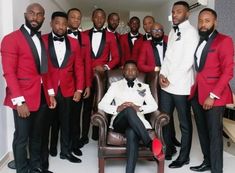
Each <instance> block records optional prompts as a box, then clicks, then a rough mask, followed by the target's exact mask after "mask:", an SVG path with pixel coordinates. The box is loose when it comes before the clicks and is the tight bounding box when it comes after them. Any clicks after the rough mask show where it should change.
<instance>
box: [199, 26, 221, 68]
mask: <svg viewBox="0 0 235 173" xmlns="http://www.w3.org/2000/svg"><path fill="white" fill-rule="evenodd" d="M217 34H218V32H217V31H216V30H215V31H214V32H213V34H212V35H211V36H210V38H209V39H208V41H207V43H206V45H205V47H204V49H203V50H202V55H201V59H200V63H199V68H198V71H201V70H202V69H203V67H204V65H205V63H206V58H207V55H208V52H209V48H210V47H211V44H212V42H213V40H214V39H215V37H216V36H217Z"/></svg>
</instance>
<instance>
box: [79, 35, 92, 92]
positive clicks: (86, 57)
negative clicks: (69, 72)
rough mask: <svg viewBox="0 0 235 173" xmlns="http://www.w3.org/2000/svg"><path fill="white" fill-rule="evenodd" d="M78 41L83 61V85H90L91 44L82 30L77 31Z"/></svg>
mask: <svg viewBox="0 0 235 173" xmlns="http://www.w3.org/2000/svg"><path fill="white" fill-rule="evenodd" d="M79 33H80V34H79V35H78V41H79V45H80V46H81V52H82V53H81V54H82V59H83V63H84V67H85V69H84V75H85V81H86V82H85V87H91V81H92V64H91V44H90V40H89V37H88V36H87V34H86V33H84V32H79Z"/></svg>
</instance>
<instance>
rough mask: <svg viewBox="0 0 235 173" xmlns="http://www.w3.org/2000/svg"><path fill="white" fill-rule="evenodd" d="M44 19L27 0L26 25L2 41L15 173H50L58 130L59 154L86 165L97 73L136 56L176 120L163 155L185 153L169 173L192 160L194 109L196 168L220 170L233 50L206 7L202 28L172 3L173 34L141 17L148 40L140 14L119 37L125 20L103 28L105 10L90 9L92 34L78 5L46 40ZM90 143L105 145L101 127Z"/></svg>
mask: <svg viewBox="0 0 235 173" xmlns="http://www.w3.org/2000/svg"><path fill="white" fill-rule="evenodd" d="M44 13H45V11H44V8H43V7H42V6H41V5H40V4H38V3H33V4H30V5H29V6H28V7H27V9H26V12H25V24H24V25H22V26H21V28H20V29H19V30H16V31H14V32H12V33H10V34H9V35H7V36H5V37H4V38H3V40H2V45H1V55H2V66H3V74H4V77H5V79H6V84H7V88H6V98H5V101H4V104H5V105H7V106H10V107H11V108H12V109H13V114H14V123H15V133H14V139H13V153H14V158H15V165H16V170H17V173H28V172H30V173H38V172H50V171H48V168H49V162H48V157H49V153H50V154H51V155H52V156H56V155H57V141H58V133H59V129H60V134H61V136H60V144H61V152H60V158H61V159H67V160H69V161H71V162H75V163H79V162H81V160H80V159H79V158H77V157H75V156H74V155H73V154H75V155H77V156H81V155H82V152H81V150H80V148H81V147H82V146H83V145H85V144H86V143H88V142H89V138H88V133H89V128H90V116H91V111H92V103H93V98H94V94H95V91H94V85H95V83H94V81H93V75H94V71H98V72H100V73H103V72H105V71H106V70H111V69H113V68H115V67H122V66H123V65H124V64H125V62H126V61H130V60H131V61H135V62H136V64H137V67H138V69H139V71H141V72H151V71H158V72H159V73H160V75H159V86H160V87H159V88H161V89H159V100H158V107H159V110H160V111H162V112H165V113H167V114H168V115H169V116H170V123H169V124H168V125H166V126H165V127H164V131H163V132H164V139H165V143H166V153H165V154H166V155H165V158H166V159H168V160H171V159H172V156H173V155H174V154H175V153H176V148H175V146H180V147H181V148H180V154H179V156H178V157H177V159H176V160H175V161H173V162H172V163H171V164H170V165H169V167H170V168H179V167H182V166H183V165H185V164H188V163H189V161H190V160H189V154H190V149H191V140H192V122H191V112H190V103H191V105H192V108H193V112H194V115H195V120H196V125H197V129H198V134H199V139H200V145H201V148H202V152H203V155H204V161H203V163H202V164H201V165H199V166H195V167H190V169H191V170H193V171H200V172H202V171H206V170H211V171H212V173H221V172H222V169H223V141H222V140H223V139H222V115H223V112H224V107H225V104H227V103H230V102H232V92H231V89H230V87H229V81H230V80H231V79H232V77H233V55H234V52H233V51H234V50H233V42H232V39H231V38H230V37H228V36H226V35H223V34H220V33H218V32H217V31H216V29H215V28H216V24H217V14H216V12H215V11H214V10H212V9H209V8H205V9H203V10H202V11H201V12H200V13H199V17H198V32H197V31H196V29H195V28H194V27H193V26H192V25H191V24H190V23H189V21H188V17H189V5H188V3H187V2H185V1H178V2H175V3H174V5H173V8H172V22H173V28H172V30H171V31H170V33H169V36H168V37H167V36H165V35H164V29H163V26H162V25H161V24H160V23H156V22H155V21H154V18H153V17H152V16H146V17H145V18H144V20H143V27H144V30H145V32H146V33H145V34H144V35H142V34H141V33H139V28H140V20H139V18H138V17H136V16H134V17H132V18H130V20H129V22H128V26H129V27H130V32H129V33H127V34H124V35H120V34H118V33H117V32H116V31H115V30H116V28H117V27H118V24H119V15H118V14H117V13H111V14H110V15H109V16H108V26H107V27H106V28H104V24H105V20H106V14H105V12H104V10H102V9H99V8H98V9H96V10H94V11H93V13H92V22H93V25H94V26H93V28H91V29H90V30H87V31H85V32H82V31H81V30H80V29H79V26H80V24H81V17H82V14H81V11H80V10H79V9H77V8H73V9H70V10H69V11H68V13H67V14H66V13H64V12H60V11H58V12H54V13H53V14H52V16H51V23H50V24H51V28H52V31H51V32H50V33H49V34H45V35H43V36H41V35H40V33H39V32H38V30H39V29H40V27H41V26H42V24H43V21H44ZM208 21H209V22H208ZM198 33H199V37H198ZM199 38H200V39H199ZM195 72H196V74H195ZM48 108H50V109H48ZM175 108H176V110H177V113H178V117H179V122H180V130H181V134H182V137H181V142H180V143H179V142H178V141H177V140H176V139H175V132H174V123H173V111H174V109H175ZM82 110H83V111H82ZM80 114H81V115H82V123H80ZM80 124H82V127H81V128H80ZM50 128H51V135H49V131H50ZM80 134H82V136H81V137H80ZM49 136H51V139H50V151H49V149H48V143H49ZM92 138H93V139H95V140H97V139H98V128H97V127H93V133H92ZM27 147H28V149H29V151H28V153H29V157H28V154H27V149H26V148H27Z"/></svg>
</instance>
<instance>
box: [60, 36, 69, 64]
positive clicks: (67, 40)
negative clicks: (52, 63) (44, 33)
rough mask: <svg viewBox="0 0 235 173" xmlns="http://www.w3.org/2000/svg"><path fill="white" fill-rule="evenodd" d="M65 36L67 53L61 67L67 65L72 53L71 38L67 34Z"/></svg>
mask: <svg viewBox="0 0 235 173" xmlns="http://www.w3.org/2000/svg"><path fill="white" fill-rule="evenodd" d="M64 38H65V47H66V51H65V55H64V60H63V62H62V64H61V68H63V67H65V66H66V65H67V63H68V60H69V57H70V55H71V45H70V42H69V39H68V37H67V36H65V37H64Z"/></svg>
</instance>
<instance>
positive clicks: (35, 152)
mask: <svg viewBox="0 0 235 173" xmlns="http://www.w3.org/2000/svg"><path fill="white" fill-rule="evenodd" d="M26 104H27V101H26ZM47 107H48V106H47V104H46V101H45V96H44V92H43V88H42V89H41V103H40V107H39V109H38V111H34V112H30V116H29V117H27V118H21V117H19V115H18V112H17V110H13V115H14V123H15V132H14V138H13V144H12V146H13V154H14V159H15V164H16V172H17V173H28V171H29V170H31V169H35V168H41V162H40V153H41V136H42V124H43V117H44V116H45V114H46V110H47ZM27 149H28V152H27ZM28 156H29V158H28ZM28 159H29V161H28Z"/></svg>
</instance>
